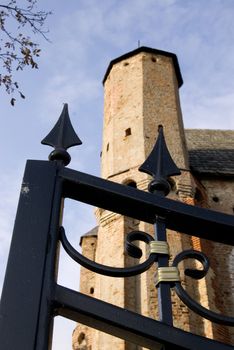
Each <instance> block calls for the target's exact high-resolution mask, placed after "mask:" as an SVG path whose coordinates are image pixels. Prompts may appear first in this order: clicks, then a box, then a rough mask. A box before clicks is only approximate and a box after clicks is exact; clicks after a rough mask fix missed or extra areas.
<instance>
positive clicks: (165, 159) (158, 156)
mask: <svg viewBox="0 0 234 350" xmlns="http://www.w3.org/2000/svg"><path fill="white" fill-rule="evenodd" d="M139 171H142V172H144V173H147V174H149V175H151V176H152V177H153V178H154V179H153V180H152V181H151V182H150V184H149V191H150V192H153V193H158V194H163V195H165V196H166V195H167V194H168V193H169V192H170V189H171V188H170V184H169V182H168V180H167V179H168V177H169V176H173V175H180V170H179V169H178V168H177V166H176V164H175V163H174V161H173V159H172V158H171V155H170V153H169V151H168V148H167V145H166V142H165V138H164V134H163V127H162V125H160V126H159V128H158V138H157V141H156V143H155V145H154V148H153V150H152V151H151V153H150V155H149V156H148V158H147V159H146V160H145V162H144V163H143V164H142V165H141V166H140V168H139Z"/></svg>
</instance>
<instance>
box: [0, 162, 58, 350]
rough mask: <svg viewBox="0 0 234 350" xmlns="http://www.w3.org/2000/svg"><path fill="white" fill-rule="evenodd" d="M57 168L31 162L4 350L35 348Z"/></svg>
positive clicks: (13, 255) (4, 321) (14, 246)
mask: <svg viewBox="0 0 234 350" xmlns="http://www.w3.org/2000/svg"><path fill="white" fill-rule="evenodd" d="M56 169H57V165H56V164H55V163H53V162H47V161H27V165H26V169H25V174H24V179H23V185H22V189H21V195H20V200H19V205H18V210H17V215H16V221H15V228H14V232H13V236H12V243H11V248H10V253H9V258H8V263H7V269H6V275H5V281H4V285H3V291H2V298H1V304H0V344H1V345H0V346H1V349H4V350H13V349H22V350H32V349H35V344H36V340H37V332H38V321H39V313H40V306H41V302H42V287H43V280H44V274H45V261H46V256H47V253H48V246H49V242H50V234H49V233H50V224H51V208H52V206H53V204H54V190H55V179H56V171H57V170H56ZM47 311H48V310H47ZM44 349H48V346H47V347H46V348H44Z"/></svg>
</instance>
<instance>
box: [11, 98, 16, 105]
mask: <svg viewBox="0 0 234 350" xmlns="http://www.w3.org/2000/svg"><path fill="white" fill-rule="evenodd" d="M15 101H16V100H15V98H12V99H11V105H12V106H14V105H15Z"/></svg>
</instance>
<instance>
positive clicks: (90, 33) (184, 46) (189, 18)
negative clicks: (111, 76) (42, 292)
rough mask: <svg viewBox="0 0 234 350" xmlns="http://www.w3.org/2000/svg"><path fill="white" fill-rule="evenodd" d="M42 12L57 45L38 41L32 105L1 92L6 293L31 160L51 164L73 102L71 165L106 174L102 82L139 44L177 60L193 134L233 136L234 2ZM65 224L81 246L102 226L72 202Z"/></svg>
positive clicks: (62, 344)
mask: <svg viewBox="0 0 234 350" xmlns="http://www.w3.org/2000/svg"><path fill="white" fill-rule="evenodd" d="M21 2H22V3H23V1H21ZM38 8H43V9H45V10H52V12H53V15H51V16H50V17H49V20H48V24H47V26H48V28H49V30H50V32H49V34H48V37H49V39H50V41H51V42H50V43H49V42H45V41H43V40H42V39H41V38H39V37H38V38H36V40H38V42H40V43H41V49H42V53H41V57H40V60H39V70H35V71H30V70H28V71H26V70H25V71H24V72H23V73H19V74H18V76H17V79H18V80H19V82H20V85H21V89H22V91H23V93H24V94H25V95H26V99H25V100H21V99H20V98H19V99H18V100H17V103H16V105H15V107H12V106H11V105H10V104H9V97H8V96H7V95H6V94H5V92H4V91H0V101H1V128H0V149H1V152H0V156H1V165H2V169H1V172H0V195H1V198H2V200H1V202H0V285H1V283H2V280H3V274H4V270H5V266H6V259H7V254H8V249H9V243H10V239H11V232H12V228H13V223H14V216H15V212H16V207H17V201H18V196H19V189H20V185H21V180H22V176H23V171H24V166H25V161H26V159H47V156H48V154H49V153H50V148H49V147H47V146H42V145H40V141H41V140H42V139H43V138H44V137H45V136H46V135H47V133H48V132H49V131H50V129H51V128H52V126H53V125H54V123H55V121H56V120H57V118H58V117H59V114H60V112H61V110H62V106H63V103H64V102H67V103H68V104H69V111H70V117H71V119H72V123H73V125H74V128H75V129H76V131H77V133H78V135H79V137H80V138H81V140H82V141H83V145H81V146H79V147H76V148H74V149H73V150H71V152H70V153H71V155H72V162H71V164H70V165H69V166H70V167H71V168H74V169H77V170H80V171H85V172H88V173H91V174H95V175H99V161H100V158H99V154H100V150H101V134H102V115H103V112H102V111H103V88H102V78H103V76H104V73H105V70H106V68H107V66H108V64H109V62H110V60H112V59H114V58H116V57H118V56H120V55H122V54H124V53H126V52H128V51H131V50H133V49H135V48H137V45H138V40H140V42H141V45H144V46H149V47H152V48H157V49H161V50H166V51H170V52H174V53H175V54H176V55H177V56H178V59H179V64H180V68H181V72H182V76H183V79H184V85H183V86H182V87H181V89H180V96H181V106H182V111H183V118H184V124H185V127H186V128H202V129H203V128H207V129H233V128H234V117H233V116H234V45H233V42H234V25H233V18H234V2H233V0H207V1H203V0H196V1H194V0H125V1H123V0H115V1H114V0H70V1H69V2H68V1H67V2H63V1H55V0H53V1H52V0H51V1H45V0H42V1H38ZM68 209H69V210H68ZM64 220H65V224H66V227H67V228H68V231H69V234H70V239H71V241H72V242H73V244H74V245H76V246H77V245H78V242H79V236H80V234H82V233H83V232H85V231H87V230H89V229H90V228H91V227H92V226H93V225H94V224H95V223H94V219H93V208H91V209H90V208H88V207H86V206H83V205H77V204H76V205H74V203H72V202H71V201H70V202H69V203H67V205H66V209H65V219H64ZM61 261H62V263H61V273H60V281H61V283H64V284H66V285H67V286H70V287H73V288H76V287H78V275H79V271H78V268H77V267H76V266H73V264H72V265H69V264H68V259H67V258H65V256H62V259H61ZM76 275H77V278H75V276H76ZM72 327H73V325H70V323H69V322H67V321H65V322H57V323H56V330H57V332H56V337H55V338H56V339H55V345H54V349H56V350H62V349H63V350H64V349H70V348H71V347H70V345H69V342H70V334H71V329H72Z"/></svg>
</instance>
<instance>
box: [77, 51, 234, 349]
mask: <svg viewBox="0 0 234 350" xmlns="http://www.w3.org/2000/svg"><path fill="white" fill-rule="evenodd" d="M103 84H104V122H103V146H102V152H101V175H102V177H103V178H105V179H108V180H111V181H114V182H118V183H121V184H125V185H129V186H134V187H136V188H138V189H140V190H142V191H147V186H148V183H149V182H150V179H151V178H150V176H149V175H147V174H145V173H142V172H139V171H138V168H139V167H140V166H141V165H142V164H143V162H144V161H145V159H146V158H147V156H148V155H149V153H150V151H151V150H152V148H153V145H154V143H155V139H156V137H157V130H158V126H159V125H162V126H163V129H164V135H165V139H166V143H167V146H168V149H169V152H170V154H171V156H172V158H173V160H174V162H175V163H176V165H177V167H178V168H179V169H180V171H181V175H180V176H176V177H172V178H170V179H169V180H170V184H171V187H172V190H171V192H170V194H169V197H170V198H172V199H174V200H178V201H182V202H185V203H187V204H190V205H198V206H202V207H207V208H210V209H213V210H217V211H221V212H224V213H228V214H233V211H234V199H233V197H232V194H233V193H234V131H231V130H195V129H188V130H185V129H184V126H183V118H182V112H181V107H180V99H179V88H180V86H181V85H182V84H183V80H182V76H181V72H180V67H179V64H178V60H177V57H176V55H175V54H173V53H170V52H165V51H160V50H156V49H152V48H148V47H140V48H138V49H136V50H134V51H131V52H129V53H127V54H125V55H123V56H121V57H118V58H116V59H114V60H113V61H111V62H110V64H109V66H108V68H107V71H106V74H105V76H104V80H103ZM95 214H96V218H97V227H95V228H94V229H93V230H91V231H90V232H88V233H87V234H85V235H84V236H82V238H81V246H82V253H83V254H84V255H85V256H87V257H88V258H89V259H91V260H95V261H98V262H99V263H102V264H105V265H110V266H118V267H124V266H129V265H130V264H135V263H138V262H136V261H134V259H133V258H130V257H129V256H127V255H126V253H125V252H124V242H125V237H126V234H127V233H129V232H130V231H132V230H141V231H145V232H147V233H150V234H152V235H153V227H152V226H151V225H150V224H148V223H145V222H140V221H137V220H135V219H132V218H129V217H123V216H121V215H119V214H116V213H112V212H109V211H106V210H103V209H96V212H95ZM220 234H222V232H220ZM167 236H168V243H169V246H170V254H171V256H172V257H173V256H175V255H176V254H177V253H179V252H180V251H182V250H185V249H196V250H201V251H203V252H204V253H205V254H206V255H207V256H208V257H209V258H210V263H211V267H210V270H209V273H208V275H207V277H206V278H205V279H202V280H200V281H195V280H191V279H189V278H187V277H186V278H185V276H184V274H183V266H182V269H181V270H182V271H181V278H182V280H183V284H184V286H185V288H186V290H187V292H188V293H189V294H190V295H191V296H192V297H194V298H195V299H196V300H197V301H199V302H200V303H201V304H202V305H203V306H205V307H207V308H210V309H212V310H214V311H216V312H220V313H222V314H226V315H233V314H234V298H233V295H234V274H233V271H234V249H233V248H232V247H230V246H227V245H223V244H222V245H221V244H218V243H214V242H211V241H209V242H208V241H205V240H201V239H199V238H197V237H192V236H188V235H181V234H180V233H178V232H173V231H170V230H168V232H167ZM141 248H142V249H145V247H144V246H142V247H141ZM146 254H147V252H146V251H145V254H144V255H146ZM142 260H144V256H143V258H142ZM154 274H155V269H154V268H153V267H152V268H151V269H150V270H148V271H147V272H145V273H144V274H142V275H139V276H135V277H129V278H119V279H116V278H113V277H106V276H101V275H98V274H95V273H93V272H91V271H88V270H86V269H85V268H83V267H81V275H80V291H81V292H82V293H85V294H87V295H91V296H94V297H95V298H98V299H102V300H104V301H106V302H109V303H112V304H115V305H118V306H120V307H123V308H127V309H129V310H133V311H135V312H138V313H141V314H143V315H145V316H148V317H152V318H157V316H158V315H157V292H156V289H155V286H154ZM172 298H173V299H172V300H173V316H174V325H175V326H176V327H179V328H181V329H183V330H187V331H190V332H193V333H196V334H200V335H203V336H206V337H210V338H213V339H216V340H220V341H222V342H227V343H230V344H233V342H234V330H233V329H232V328H230V327H224V326H221V325H217V324H213V323H211V322H210V321H207V320H204V319H202V318H201V317H200V316H198V315H196V314H194V313H193V312H191V311H190V310H188V309H187V307H186V306H185V305H183V303H182V302H181V301H180V300H179V299H178V297H176V296H175V295H174V294H173V292H172ZM110 349H113V350H140V349H142V348H141V347H139V346H137V345H135V344H130V343H127V342H125V341H124V340H121V339H119V338H115V337H113V336H110V335H108V334H105V333H102V332H99V331H96V330H94V329H91V328H88V327H87V326H84V325H78V326H77V327H76V329H75V330H74V333H73V350H110Z"/></svg>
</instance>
